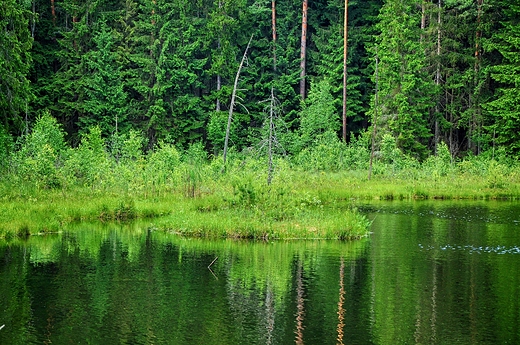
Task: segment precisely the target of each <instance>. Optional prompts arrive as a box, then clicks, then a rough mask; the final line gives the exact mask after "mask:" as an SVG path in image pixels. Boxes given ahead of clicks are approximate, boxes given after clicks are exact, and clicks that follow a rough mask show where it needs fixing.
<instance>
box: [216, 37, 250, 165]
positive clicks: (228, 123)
mask: <svg viewBox="0 0 520 345" xmlns="http://www.w3.org/2000/svg"><path fill="white" fill-rule="evenodd" d="M252 40H253V35H251V38H250V39H249V42H248V43H247V47H246V50H245V51H244V55H243V56H242V61H240V65H239V66H238V71H237V75H236V76H235V84H234V86H233V93H232V94H231V104H230V105H229V116H228V122H227V127H226V138H225V139H224V156H223V158H224V165H226V157H227V149H228V143H229V132H230V130H231V120H232V119H233V109H234V108H235V98H236V95H237V87H238V78H239V77H240V71H241V70H242V66H244V61H245V60H246V57H247V51H248V50H249V46H250V45H251V41H252Z"/></svg>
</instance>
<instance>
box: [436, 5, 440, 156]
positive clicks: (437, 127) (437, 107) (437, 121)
mask: <svg viewBox="0 0 520 345" xmlns="http://www.w3.org/2000/svg"><path fill="white" fill-rule="evenodd" d="M437 5H438V8H437V9H438V13H437V70H436V71H435V85H437V87H439V85H440V83H441V62H440V56H441V0H438V2H437ZM439 101H440V99H439V100H438V101H437V104H436V105H435V133H434V140H435V151H434V152H435V155H437V147H438V146H439V139H440V138H439V137H440V134H439V118H438V117H439V112H440V107H439Z"/></svg>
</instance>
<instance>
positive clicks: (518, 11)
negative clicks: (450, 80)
mask: <svg viewBox="0 0 520 345" xmlns="http://www.w3.org/2000/svg"><path fill="white" fill-rule="evenodd" d="M499 4H501V5H503V6H504V7H505V8H507V10H505V11H504V12H505V13H504V17H505V18H504V20H503V21H502V22H501V26H500V28H499V30H496V31H495V32H493V36H492V37H491V39H490V40H489V41H487V42H486V43H487V44H486V49H488V50H491V51H497V52H498V53H499V54H500V59H501V63H500V64H497V65H495V66H491V67H489V69H488V72H489V73H490V74H491V78H492V79H493V80H494V81H495V82H497V83H498V87H497V88H496V90H495V95H494V97H493V99H492V100H491V101H490V102H488V103H487V104H486V105H485V109H486V110H487V111H488V112H489V113H490V115H491V116H492V119H493V120H492V122H491V125H490V126H489V127H488V131H489V133H490V135H491V136H492V138H493V142H494V143H493V144H495V143H496V144H499V145H503V146H504V147H505V148H506V150H507V151H508V152H509V153H510V154H513V155H514V156H515V157H520V136H519V133H520V127H519V123H520V90H519V87H520V57H519V56H520V27H519V25H518V16H519V15H520V8H518V5H514V6H507V5H506V3H503V2H499Z"/></svg>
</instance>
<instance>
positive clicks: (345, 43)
mask: <svg viewBox="0 0 520 345" xmlns="http://www.w3.org/2000/svg"><path fill="white" fill-rule="evenodd" d="M347 52H348V0H345V18H344V20H343V142H345V143H346V142H347Z"/></svg>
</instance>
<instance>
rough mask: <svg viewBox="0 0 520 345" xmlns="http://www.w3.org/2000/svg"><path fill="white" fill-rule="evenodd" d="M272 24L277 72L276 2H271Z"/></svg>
mask: <svg viewBox="0 0 520 345" xmlns="http://www.w3.org/2000/svg"><path fill="white" fill-rule="evenodd" d="M271 24H272V28H273V69H274V70H275V71H276V1H275V0H272V1H271Z"/></svg>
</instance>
